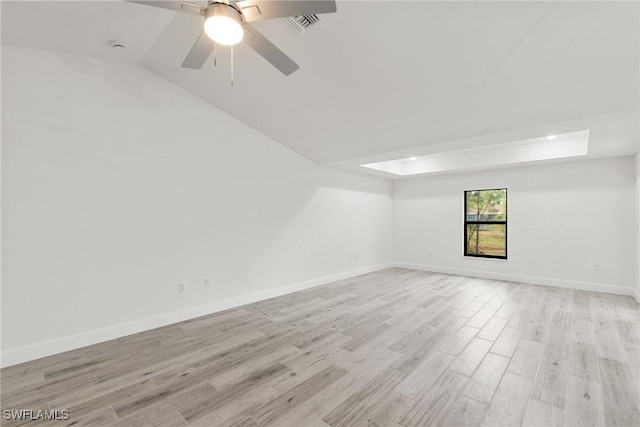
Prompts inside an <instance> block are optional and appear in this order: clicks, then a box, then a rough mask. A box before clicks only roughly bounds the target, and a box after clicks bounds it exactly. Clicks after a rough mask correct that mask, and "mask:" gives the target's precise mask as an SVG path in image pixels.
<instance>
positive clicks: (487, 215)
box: [464, 188, 507, 259]
mask: <svg viewBox="0 0 640 427" xmlns="http://www.w3.org/2000/svg"><path fill="white" fill-rule="evenodd" d="M464 212H465V216H464V255H465V256H473V257H483V258H500V259H507V189H506V188H501V189H495V190H471V191H465V192H464Z"/></svg>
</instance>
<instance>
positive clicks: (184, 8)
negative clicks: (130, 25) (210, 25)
mask: <svg viewBox="0 0 640 427" xmlns="http://www.w3.org/2000/svg"><path fill="white" fill-rule="evenodd" d="M127 1H128V2H129V3H138V4H143V5H145V6H153V7H160V8H162V9H170V10H175V11H176V12H184V13H191V14H194V15H204V9H205V7H204V5H201V4H198V3H191V2H188V1H163V0H156V1H138V0H127Z"/></svg>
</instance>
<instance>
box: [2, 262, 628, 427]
mask: <svg viewBox="0 0 640 427" xmlns="http://www.w3.org/2000/svg"><path fill="white" fill-rule="evenodd" d="M639 330H640V311H639V308H638V304H636V302H635V301H634V300H633V299H632V298H631V297H623V296H617V295H609V294H601V293H593V292H585V291H573V290H568V289H556V288H550V287H543V286H532V285H525V284H519V283H510V282H501V281H492V280H484V279H475V278H469V277H461V276H453V275H445V274H437V273H430V272H423V271H414V270H406V269H398V268H392V269H387V270H383V271H379V272H375V273H371V274H366V275H363V276H359V277H356V278H352V279H347V280H343V281H340V282H335V283H332V284H329V285H326V286H322V287H318V288H314V289H311V290H307V291H303V292H298V293H295V294H290V295H285V296H282V297H278V298H274V299H271V300H267V301H262V302H259V303H255V304H250V305H247V306H243V307H239V308H236V309H232V310H228V311H225V312H221V313H216V314H212V315H209V316H205V317H201V318H198V319H193V320H189V321H186V322H182V323H178V324H174V325H169V326H166V327H162V328H158V329H155V330H152V331H147V332H143V333H140V334H136V335H132V336H127V337H123V338H120V339H116V340H112V341H109V342H105V343H100V344H96V345H93V346H90V347H85V348H82V349H78V350H74V351H70V352H67V353H63V354H59V355H55V356H51V357H47V358H44V359H40V360H36V361H32V362H28V363H24V364H21V365H17V366H12V367H8V368H5V369H2V371H0V375H1V402H2V409H3V410H11V409H16V410H20V409H31V410H34V411H37V410H39V409H42V410H45V409H46V410H68V411H69V416H70V418H69V419H68V420H58V421H55V422H43V421H41V420H38V421H24V420H23V421H17V420H5V419H2V425H7V426H13V425H31V424H33V425H56V426H65V425H66V426H72V425H74V426H80V425H96V426H137V425H144V426H156V425H157V426H182V425H188V424H192V425H201V426H218V425H220V426H253V427H260V426H296V427H298V426H323V427H326V426H332V427H333V426H389V427H392V426H393V427H409V426H421V425H444V426H476V425H477V426H480V425H483V426H503V425H504V426H518V425H533V426H543V425H554V426H555V425H567V426H591V425H594V426H595V425H598V426H599V425H608V426H639V425H640V412H639V406H640V398H639V390H640V387H639V383H640V373H639V369H640V368H639V367H640V360H638V358H639V357H640V336H639ZM34 413H35V412H34ZM3 418H4V417H3Z"/></svg>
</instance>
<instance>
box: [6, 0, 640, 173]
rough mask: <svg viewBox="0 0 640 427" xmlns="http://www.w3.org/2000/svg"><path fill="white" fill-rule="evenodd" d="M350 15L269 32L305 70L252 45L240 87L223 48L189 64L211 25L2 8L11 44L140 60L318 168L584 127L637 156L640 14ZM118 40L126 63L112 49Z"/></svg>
mask: <svg viewBox="0 0 640 427" xmlns="http://www.w3.org/2000/svg"><path fill="white" fill-rule="evenodd" d="M337 7H338V12H337V13H335V14H327V15H321V16H320V22H319V23H318V24H316V25H314V26H313V27H312V28H310V29H309V30H308V31H307V32H305V33H303V34H301V35H298V34H296V33H295V32H294V31H293V30H292V29H291V28H290V27H289V26H288V25H287V24H286V23H285V22H284V20H274V21H263V22H259V23H257V24H256V27H258V28H259V29H260V30H261V31H262V32H263V33H264V34H265V35H266V36H267V37H268V38H269V39H270V40H271V41H273V42H274V43H275V44H276V45H277V46H279V47H280V48H281V49H282V50H283V51H284V52H286V53H287V54H288V55H289V56H290V57H291V58H293V59H294V60H295V61H296V62H297V63H298V64H299V65H300V67H301V68H300V70H298V71H296V72H295V73H293V74H292V75H290V76H288V77H285V76H284V75H282V74H280V73H279V72H278V71H277V70H276V69H275V68H273V67H272V66H271V65H270V64H268V63H267V62H265V61H264V60H263V59H262V58H261V57H259V56H258V55H257V54H256V53H255V52H253V51H252V50H251V49H249V48H248V47H247V46H243V45H240V46H238V47H236V48H235V52H234V58H235V61H234V72H235V77H234V87H231V86H230V64H229V56H230V54H229V49H228V48H224V49H222V48H220V49H218V52H217V67H214V65H213V61H209V62H208V63H207V64H205V66H204V68H203V69H202V70H199V71H196V70H190V69H184V68H181V66H180V65H181V63H182V61H183V59H184V57H185V56H186V54H187V53H188V52H189V50H190V48H191V46H192V44H193V42H194V41H195V40H196V38H197V36H198V35H199V33H200V31H201V28H202V27H201V25H202V21H201V18H199V17H197V16H192V15H185V14H178V13H176V12H172V11H168V10H161V9H156V8H151V7H146V6H142V5H138V4H132V3H127V2H95V1H91V2H15V3H14V2H5V1H3V2H2V41H3V43H6V44H12V45H19V46H24V47H31V48H38V49H46V50H57V51H63V52H69V53H76V54H82V55H89V56H95V57H99V58H103V59H112V60H124V61H129V62H134V63H139V64H141V65H142V66H144V67H146V68H148V69H149V70H151V71H153V72H154V73H157V74H158V75H160V76H162V77H164V78H166V79H168V80H170V81H172V82H174V83H176V84H178V85H180V86H181V87H183V88H184V89H185V90H187V91H190V92H192V93H194V94H195V95H197V96H199V97H201V98H202V99H204V100H206V101H208V102H209V103H211V104H212V105H214V106H216V107H217V108H219V109H221V110H223V111H225V112H227V113H229V114H230V115H231V116H233V117H235V118H237V119H238V120H240V121H242V122H244V123H246V124H247V125H249V126H251V127H253V128H255V129H257V130H259V131H261V132H263V133H264V134H266V135H268V136H270V137H272V138H273V139H275V140H276V141H278V142H280V143H282V144H284V145H285V146H288V147H290V148H291V149H292V150H294V151H296V152H298V153H300V154H301V155H303V156H306V157H307V158H309V159H311V160H312V161H314V162H316V163H320V164H335V165H342V166H348V165H349V163H350V162H351V163H352V165H355V164H359V163H360V162H361V161H363V159H375V160H380V159H383V158H384V157H385V156H387V157H389V156H392V155H398V153H417V154H420V153H426V152H432V151H434V150H437V149H438V148H437V147H443V149H447V147H451V146H455V145H456V144H457V145H460V144H462V143H461V141H471V142H469V144H474V143H478V144H479V143H480V141H482V143H488V142H491V141H494V142H495V140H496V139H500V138H503V139H504V138H505V137H504V135H509V134H511V133H514V134H517V135H518V137H522V138H524V137H535V136H541V134H540V132H546V131H549V132H552V131H570V130H577V128H576V126H580V127H581V128H595V129H598V126H600V127H601V128H603V129H604V128H606V129H608V130H607V132H608V133H607V132H604V131H603V134H604V133H607V134H608V135H609V134H611V133H612V132H613V133H616V132H618V134H620V133H621V131H620V129H621V128H622V129H625V131H624V135H623V136H620V135H618V136H619V137H618V139H617V140H616V141H617V142H615V143H614V142H610V143H608V146H610V147H609V150H614V151H609V152H606V150H605V152H606V154H607V155H621V154H630V153H632V152H634V151H635V150H637V144H638V119H637V114H638V113H637V111H638V109H639V105H640V84H639V82H640V78H639V76H640V24H639V22H640V8H639V3H638V2H610V1H603V2H592V1H585V2H574V1H557V2H543V1H531V2H521V1H517V2H516V1H514V2H482V1H471V2H457V1H440V2H434V1H409V2H402V1H338V3H337ZM111 39H119V40H123V41H125V42H126V44H127V49H126V50H125V52H121V53H117V52H113V50H112V49H110V48H109V46H108V45H107V41H108V40H111ZM584 126H586V127H584ZM495 135H502V136H500V137H493V136H495ZM473 141H475V142H473ZM603 141H604V142H601V144H603V146H604V144H605V142H606V141H605V140H604V139H603ZM463 145H464V144H463ZM611 147H613V148H611ZM616 150H617V151H616ZM596 152H597V150H596Z"/></svg>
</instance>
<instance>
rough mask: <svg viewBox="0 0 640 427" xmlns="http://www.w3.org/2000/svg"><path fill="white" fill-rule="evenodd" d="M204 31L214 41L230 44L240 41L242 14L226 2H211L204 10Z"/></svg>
mask: <svg viewBox="0 0 640 427" xmlns="http://www.w3.org/2000/svg"><path fill="white" fill-rule="evenodd" d="M204 32H205V33H206V34H207V36H208V37H209V38H210V39H211V40H213V41H214V42H216V43H220V44H222V45H226V46H230V45H234V44H237V43H240V42H241V41H242V37H243V36H244V30H243V29H242V15H241V14H240V12H238V10H237V9H235V8H234V7H232V6H230V5H228V4H226V3H213V4H211V5H210V6H209V7H208V8H207V10H206V11H205V20H204Z"/></svg>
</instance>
